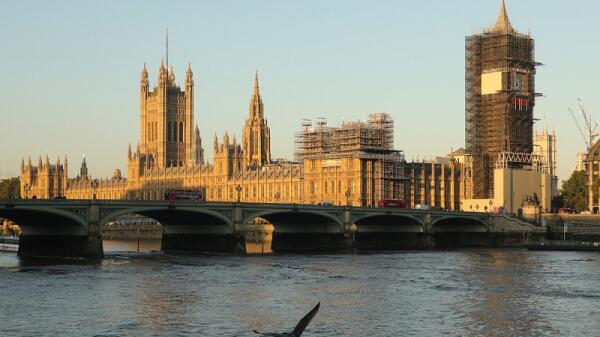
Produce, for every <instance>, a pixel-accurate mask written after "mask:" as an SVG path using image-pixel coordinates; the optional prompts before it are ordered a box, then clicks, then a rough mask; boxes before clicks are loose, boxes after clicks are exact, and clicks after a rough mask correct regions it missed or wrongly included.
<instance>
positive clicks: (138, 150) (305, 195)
mask: <svg viewBox="0 0 600 337" xmlns="http://www.w3.org/2000/svg"><path fill="white" fill-rule="evenodd" d="M302 132H307V133H305V134H304V135H305V136H306V137H308V138H306V139H305V141H306V143H305V144H304V145H305V146H306V147H305V148H303V149H301V151H300V152H297V158H296V161H287V160H273V159H272V157H271V150H270V143H271V139H270V129H269V126H268V123H267V120H266V118H265V111H264V105H263V100H262V97H261V93H260V88H259V79H258V74H257V75H256V76H255V78H254V87H253V90H252V95H251V98H250V103H249V108H248V117H247V119H246V123H245V126H244V129H243V131H242V138H241V140H238V139H237V137H236V136H235V135H233V136H232V137H230V135H229V134H228V133H227V132H225V134H224V135H223V137H222V138H219V137H217V135H216V134H215V136H214V139H213V142H212V143H213V144H212V146H213V160H212V163H209V162H208V161H207V160H205V158H204V149H203V147H202V140H201V138H200V133H199V131H198V128H197V126H195V125H194V80H193V73H192V70H191V68H190V66H189V65H188V67H187V70H186V77H185V82H184V87H183V88H181V87H179V86H178V85H177V82H176V80H175V74H174V73H173V70H172V69H167V67H165V66H164V65H163V64H161V65H160V68H159V71H158V79H157V81H156V85H155V86H154V87H153V88H152V89H151V88H150V81H149V79H148V71H147V69H146V66H145V65H144V67H143V70H142V73H141V81H140V122H139V143H138V145H137V146H136V147H135V149H132V147H131V145H130V146H129V148H128V150H127V177H123V176H122V174H121V171H120V170H115V173H114V174H113V177H112V178H110V179H94V178H92V177H91V176H90V175H89V173H88V169H87V163H86V161H85V159H84V161H83V163H82V167H81V170H80V174H79V175H78V176H77V177H75V178H69V177H68V175H67V172H68V167H67V159H66V158H65V159H64V160H63V162H62V163H61V162H60V161H58V160H57V162H56V163H54V164H50V162H49V160H48V158H46V161H45V162H42V161H41V159H40V162H39V163H38V165H37V166H33V165H32V164H31V160H29V161H28V163H27V164H25V162H24V161H23V162H22V163H21V179H22V183H21V195H22V196H24V197H25V198H56V197H65V198H67V199H92V198H98V199H131V200H160V199H163V198H164V193H165V191H167V190H171V189H196V190H202V191H203V192H204V195H205V198H206V200H207V201H224V202H232V201H241V202H259V203H298V204H316V203H319V202H330V203H332V204H335V205H353V206H376V205H377V201H378V200H379V199H406V200H407V201H408V203H409V205H410V206H414V205H416V204H420V203H427V204H431V205H435V206H438V207H441V208H447V209H458V208H459V207H458V201H457V200H455V199H456V198H457V194H456V192H455V190H456V189H457V188H456V186H458V184H459V181H460V174H459V173H460V170H457V169H456V165H458V164H457V163H456V162H455V161H454V160H451V161H450V162H447V163H441V164H440V163H437V164H424V163H413V164H409V163H407V162H406V161H405V160H404V155H403V153H402V151H398V150H394V149H393V146H394V143H393V139H394V135H393V132H394V130H393V122H392V120H391V117H390V116H389V115H387V114H373V115H371V116H370V119H369V121H368V122H367V123H361V122H354V123H347V124H344V125H342V126H341V127H339V128H329V127H327V128H321V129H318V128H316V129H314V130H313V129H311V130H308V129H305V130H303V131H302ZM313 136H316V138H310V137H313ZM302 151H303V152H302Z"/></svg>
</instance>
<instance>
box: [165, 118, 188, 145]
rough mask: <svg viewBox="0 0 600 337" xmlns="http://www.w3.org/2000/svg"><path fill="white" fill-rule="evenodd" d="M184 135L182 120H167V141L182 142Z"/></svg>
mask: <svg viewBox="0 0 600 337" xmlns="http://www.w3.org/2000/svg"><path fill="white" fill-rule="evenodd" d="M184 136H185V132H184V127H183V122H179V123H177V122H169V123H168V126H167V140H168V141H169V142H176V141H179V142H183V139H184Z"/></svg>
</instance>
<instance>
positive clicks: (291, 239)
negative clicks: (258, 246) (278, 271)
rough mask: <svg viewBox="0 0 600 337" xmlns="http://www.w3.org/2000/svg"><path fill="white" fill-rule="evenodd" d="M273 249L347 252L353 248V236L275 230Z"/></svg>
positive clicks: (277, 250) (288, 251) (283, 251)
mask: <svg viewBox="0 0 600 337" xmlns="http://www.w3.org/2000/svg"><path fill="white" fill-rule="evenodd" d="M271 249H272V250H273V251H274V252H276V253H292V252H297V253H298V252H345V251H352V250H353V242H352V238H351V237H348V236H347V235H344V233H318V232H296V233H290V232H279V233H278V232H277V230H275V232H273V241H272V243H271Z"/></svg>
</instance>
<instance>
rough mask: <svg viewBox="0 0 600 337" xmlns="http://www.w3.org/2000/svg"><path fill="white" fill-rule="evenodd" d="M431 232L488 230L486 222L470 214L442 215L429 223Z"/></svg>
mask: <svg viewBox="0 0 600 337" xmlns="http://www.w3.org/2000/svg"><path fill="white" fill-rule="evenodd" d="M431 231H432V232H433V233H447V232H469V233H484V232H488V231H489V230H488V226H487V224H486V223H485V222H484V221H483V220H481V219H480V218H477V217H470V216H444V217H441V218H439V219H436V220H435V221H433V222H432V224H431Z"/></svg>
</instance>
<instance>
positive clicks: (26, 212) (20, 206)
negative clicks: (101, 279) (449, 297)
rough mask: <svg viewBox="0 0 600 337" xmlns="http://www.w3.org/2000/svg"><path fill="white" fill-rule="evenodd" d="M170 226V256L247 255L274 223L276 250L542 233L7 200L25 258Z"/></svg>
mask: <svg viewBox="0 0 600 337" xmlns="http://www.w3.org/2000/svg"><path fill="white" fill-rule="evenodd" d="M132 213H134V214H139V215H143V216H147V217H150V218H153V219H155V220H157V221H158V222H160V223H161V224H162V225H163V228H164V233H163V238H162V250H163V251H167V252H174V251H184V252H185V251H187V252H203V251H210V252H236V251H237V252H244V251H245V244H244V228H245V227H246V226H247V225H248V224H249V223H251V222H252V221H253V220H255V219H264V220H266V221H268V222H270V223H272V224H273V226H274V228H275V231H274V233H273V243H272V249H273V250H274V251H276V252H286V251H289V252H298V251H353V250H355V249H422V248H436V247H437V248H440V247H455V246H460V247H489V246H498V245H500V246H502V245H503V243H505V242H510V241H511V240H513V241H514V240H516V241H519V242H521V241H523V240H522V239H523V236H524V235H529V234H530V233H537V232H541V231H542V230H541V229H540V228H536V227H534V226H532V225H529V224H526V223H522V222H519V221H517V220H513V219H510V218H508V217H505V216H503V217H497V216H492V215H491V214H489V213H464V212H446V211H437V210H415V209H394V208H361V207H339V206H316V205H296V204H253V203H212V202H200V203H198V202H187V201H128V200H0V217H3V218H6V219H9V220H12V221H14V222H15V223H17V224H19V225H20V227H21V229H22V235H21V239H20V244H19V255H20V256H71V257H102V256H103V248H102V238H101V234H100V233H101V229H102V228H103V226H104V225H105V224H106V223H107V222H108V221H110V220H112V219H115V218H116V217H119V216H122V215H125V214H132Z"/></svg>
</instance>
